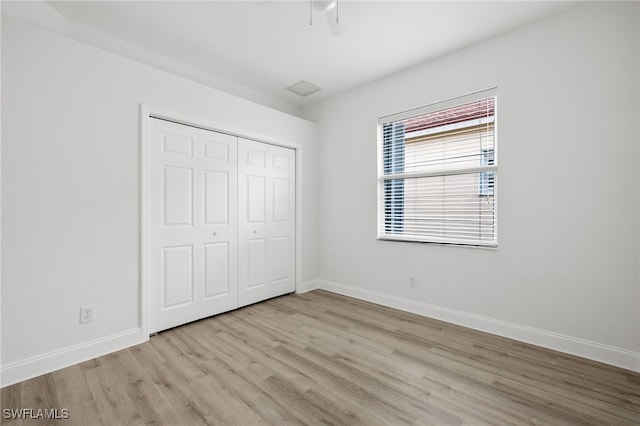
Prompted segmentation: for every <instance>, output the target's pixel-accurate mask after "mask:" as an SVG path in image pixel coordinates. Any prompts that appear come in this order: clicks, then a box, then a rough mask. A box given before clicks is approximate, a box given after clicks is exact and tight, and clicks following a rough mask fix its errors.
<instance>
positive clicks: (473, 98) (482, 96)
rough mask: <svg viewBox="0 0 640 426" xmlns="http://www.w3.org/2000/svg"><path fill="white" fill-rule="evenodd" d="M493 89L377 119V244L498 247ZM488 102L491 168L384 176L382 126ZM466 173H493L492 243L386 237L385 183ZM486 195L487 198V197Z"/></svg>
mask: <svg viewBox="0 0 640 426" xmlns="http://www.w3.org/2000/svg"><path fill="white" fill-rule="evenodd" d="M497 95H498V93H497V88H491V89H487V90H482V91H479V92H475V93H471V94H468V95H464V96H459V97H456V98H452V99H448V100H445V101H442V102H436V103H433V104H429V105H425V106H422V107H418V108H413V109H410V110H406V111H402V112H398V113H395V114H390V115H386V116H382V117H380V118H379V119H378V126H377V128H378V132H377V133H378V134H377V151H376V154H377V155H376V157H377V206H378V209H377V218H376V219H377V220H376V226H377V239H378V240H381V241H402V242H419V243H428V244H442V245H453V246H463V247H481V248H497V246H498V207H497V198H498V197H497V194H498V179H497V177H498V131H497V129H498V102H497ZM489 98H494V102H495V104H494V108H495V109H494V116H493V138H494V146H493V164H491V165H482V164H480V165H478V167H465V168H461V169H459V170H456V169H449V170H444V171H439V172H407V173H397V174H390V175H385V164H384V137H383V128H384V125H385V124H390V123H393V122H398V121H401V120H406V119H409V118H413V117H417V116H420V115H425V114H429V113H432V112H437V111H442V110H446V109H450V108H455V107H457V106H462V105H465V104H468V103H473V102H478V101H482V100H486V99H489ZM470 173H478V174H479V175H480V174H483V176H488V175H487V173H493V191H492V194H491V195H492V196H493V197H494V203H495V205H494V210H493V215H494V224H493V226H494V233H493V234H494V239H493V240H489V241H482V240H453V239H448V238H434V237H432V236H416V235H394V234H390V233H387V232H386V231H385V220H386V219H387V216H386V215H385V196H384V191H385V183H386V182H389V181H393V180H398V179H403V180H406V179H411V178H422V177H430V176H449V175H460V174H470ZM487 195H489V194H487ZM487 195H481V194H480V187H478V196H482V197H486V196H487Z"/></svg>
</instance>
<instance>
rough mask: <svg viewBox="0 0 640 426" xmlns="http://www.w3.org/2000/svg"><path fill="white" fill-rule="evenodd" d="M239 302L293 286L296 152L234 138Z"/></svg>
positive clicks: (274, 294)
mask: <svg viewBox="0 0 640 426" xmlns="http://www.w3.org/2000/svg"><path fill="white" fill-rule="evenodd" d="M238 212H239V220H238V245H239V247H238V262H239V265H240V267H239V271H238V304H239V305H240V306H245V305H248V304H251V303H254V302H258V301H260V300H264V299H268V298H270V297H275V296H279V295H281V294H285V293H290V292H292V291H294V290H295V151H294V150H292V149H288V148H282V147H278V146H274V145H268V144H264V143H260V142H255V141H251V140H247V139H242V138H239V139H238Z"/></svg>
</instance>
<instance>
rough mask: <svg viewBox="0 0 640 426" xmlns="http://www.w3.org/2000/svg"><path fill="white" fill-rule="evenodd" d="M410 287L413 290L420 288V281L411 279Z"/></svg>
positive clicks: (414, 278)
mask: <svg viewBox="0 0 640 426" xmlns="http://www.w3.org/2000/svg"><path fill="white" fill-rule="evenodd" d="M409 287H411V288H416V287H418V279H417V278H416V277H411V278H409Z"/></svg>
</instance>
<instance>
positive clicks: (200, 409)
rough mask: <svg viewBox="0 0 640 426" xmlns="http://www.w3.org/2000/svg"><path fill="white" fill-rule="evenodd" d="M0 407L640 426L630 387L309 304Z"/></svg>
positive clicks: (31, 390) (140, 351)
mask: <svg viewBox="0 0 640 426" xmlns="http://www.w3.org/2000/svg"><path fill="white" fill-rule="evenodd" d="M7 407H11V408H33V409H37V408H49V409H50V408H58V409H62V408H67V409H68V410H69V414H70V418H69V419H67V420H59V421H58V424H64V425H93V424H97V425H116V424H162V425H198V424H230V425H263V424H270V425H289V424H290V425H300V424H308V425H331V424H334V425H367V426H372V425H405V424H434V425H450V424H452V425H459V424H471V425H479V424H500V425H503V424H535V425H563V424H580V425H583V424H593V425H603V424H611V425H639V424H640V375H639V374H636V373H633V372H630V371H627V370H622V369H619V368H615V367H611V366H607V365H604V364H599V363H596V362H593V361H588V360H585V359H581V358H577V357H573V356H569V355H565V354H561V353H558V352H553V351H550V350H547V349H542V348H539V347H535V346H531V345H527V344H524V343H519V342H516V341H513V340H509V339H505V338H500V337H496V336H492V335H489V334H485V333H481V332H476V331H472V330H469V329H465V328H462V327H457V326H453V325H451V324H447V323H443V322H439V321H435V320H431V319H427V318H424V317H420V316H417V315H412V314H408V313H404V312H400V311H397V310H394V309H389V308H384V307H381V306H377V305H373V304H370V303H366V302H362V301H357V300H354V299H350V298H347V297H343V296H338V295H335V294H332V293H328V292H324V291H313V292H310V293H305V294H302V295H291V296H284V297H281V298H277V299H272V300H269V301H267V302H264V303H259V304H256V305H253V306H249V307H246V308H243V309H240V310H237V311H234V312H230V313H227V314H223V315H218V316H216V317H212V318H208V319H205V320H202V321H198V322H195V323H191V324H188V325H186V326H182V327H178V328H175V329H172V330H169V331H166V332H163V333H160V334H159V335H157V336H155V337H152V338H151V339H150V341H149V342H147V343H144V344H141V345H138V346H135V347H133V348H130V349H126V350H122V351H120V352H116V353H113V354H111V355H107V356H104V357H101V358H97V359H94V360H91V361H87V362H84V363H82V364H79V365H75V366H72V367H69V368H65V369H63V370H59V371H56V372H54V373H51V374H47V375H44V376H41V377H38V378H35V379H32V380H28V381H25V382H22V383H19V384H16V385H13V386H10V387H7V388H5V389H3V390H2V408H7ZM3 421H4V422H6V424H9V425H19V424H39V425H42V424H47V422H45V421H42V420H39V421H35V422H34V421H31V423H27V422H24V421H19V420H10V421H8V422H7V420H3Z"/></svg>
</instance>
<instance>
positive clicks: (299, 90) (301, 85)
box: [285, 80, 322, 96]
mask: <svg viewBox="0 0 640 426" xmlns="http://www.w3.org/2000/svg"><path fill="white" fill-rule="evenodd" d="M285 89H287V90H288V91H290V92H293V93H295V94H296V95H300V96H309V95H310V94H312V93H316V92H317V91H319V90H322V89H320V88H319V87H318V86H316V85H315V84H313V83H309V82H308V81H304V80H300V81H299V82H297V83H295V84H292V85H291V86H289V87H285Z"/></svg>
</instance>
